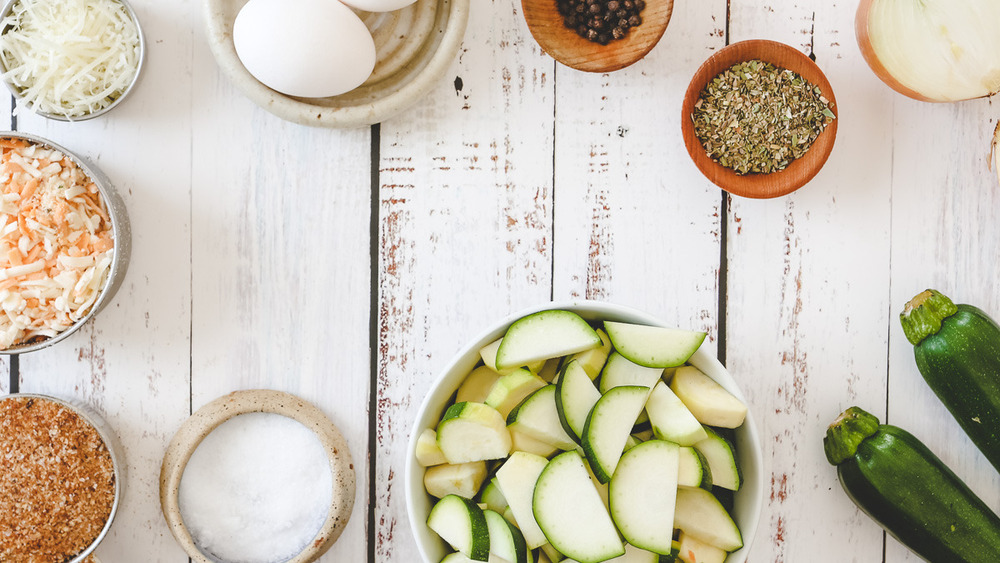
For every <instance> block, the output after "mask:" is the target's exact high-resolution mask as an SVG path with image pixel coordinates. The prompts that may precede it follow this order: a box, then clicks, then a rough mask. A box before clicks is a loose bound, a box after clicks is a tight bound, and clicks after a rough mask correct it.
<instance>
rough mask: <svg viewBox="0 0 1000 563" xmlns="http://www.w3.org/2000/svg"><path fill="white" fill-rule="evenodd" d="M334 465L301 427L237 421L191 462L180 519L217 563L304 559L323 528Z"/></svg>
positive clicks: (245, 418) (259, 416)
mask: <svg viewBox="0 0 1000 563" xmlns="http://www.w3.org/2000/svg"><path fill="white" fill-rule="evenodd" d="M332 497H333V476H332V475H331V473H330V461H329V458H328V457H327V454H326V450H324V449H323V446H322V444H321V443H320V441H319V438H318V437H317V436H316V434H315V433H313V432H312V431H311V430H309V429H308V428H306V427H305V426H303V425H302V423H300V422H298V421H296V420H294V419H291V418H288V417H286V416H282V415H278V414H271V413H251V414H242V415H239V416H236V417H233V418H231V419H229V420H227V421H226V422H224V423H222V424H221V425H219V427H218V428H216V429H215V430H213V431H212V432H211V433H210V434H209V435H208V436H206V437H205V439H204V440H202V442H201V444H200V445H199V446H198V448H197V449H196V450H195V452H194V454H193V455H192V456H191V460H190V461H188V464H187V467H186V468H185V470H184V475H183V477H182V478H181V485H180V497H179V504H180V509H181V517H182V518H183V519H184V523H185V525H186V526H187V528H188V531H189V532H190V533H191V536H192V538H193V539H194V541H195V544H197V545H198V548H199V549H201V551H202V552H203V553H204V554H205V555H207V556H209V557H211V558H212V559H213V560H214V561H217V562H220V563H278V562H282V561H287V560H289V559H291V558H292V557H294V556H295V555H297V554H298V553H299V552H300V551H302V550H303V549H304V548H305V547H306V546H307V545H308V544H309V543H310V542H312V541H313V539H314V538H315V537H316V534H317V533H318V532H319V530H320V528H321V527H322V525H323V522H324V521H325V520H326V516H327V513H328V511H329V509H330V503H331V499H332Z"/></svg>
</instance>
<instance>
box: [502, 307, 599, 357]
mask: <svg viewBox="0 0 1000 563" xmlns="http://www.w3.org/2000/svg"><path fill="white" fill-rule="evenodd" d="M602 345H603V342H601V337H600V336H599V335H598V334H597V332H595V331H594V329H593V328H591V327H590V325H589V324H587V321H585V320H583V318H582V317H580V315H577V314H576V313H574V312H572V311H559V310H553V311H541V312H539V313H535V314H533V315H528V316H526V317H523V318H521V319H518V320H517V321H514V324H512V325H510V328H508V329H507V334H505V335H504V337H503V339H502V340H501V341H500V347H499V349H498V350H497V357H496V366H497V368H498V369H507V368H511V367H516V366H523V365H526V364H530V363H532V362H538V361H544V360H548V359H549V358H557V357H559V356H566V355H569V354H575V353H577V352H583V351H584V350H590V349H591V348H598V347H600V346H602Z"/></svg>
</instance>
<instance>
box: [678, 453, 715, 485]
mask: <svg viewBox="0 0 1000 563" xmlns="http://www.w3.org/2000/svg"><path fill="white" fill-rule="evenodd" d="M679 456H680V461H679V463H678V471H677V484H678V485H680V486H682V487H701V488H702V489H705V490H707V491H711V490H712V469H711V468H710V467H709V465H708V460H707V459H705V456H703V455H702V454H701V452H699V451H698V450H696V449H694V446H681V448H680V452H679Z"/></svg>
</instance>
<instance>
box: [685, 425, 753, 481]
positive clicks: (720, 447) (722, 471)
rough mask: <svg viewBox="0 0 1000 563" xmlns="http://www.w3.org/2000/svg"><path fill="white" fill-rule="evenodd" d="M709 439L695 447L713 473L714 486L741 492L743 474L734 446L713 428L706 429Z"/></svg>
mask: <svg viewBox="0 0 1000 563" xmlns="http://www.w3.org/2000/svg"><path fill="white" fill-rule="evenodd" d="M705 430H706V432H708V437H707V438H705V439H704V440H702V441H700V442H698V443H697V444H695V445H694V447H695V449H696V450H698V451H699V452H700V453H701V455H702V456H704V457H705V461H706V462H707V463H708V467H709V468H710V469H711V471H712V484H713V485H715V486H716V487H722V488H723V489H729V490H730V491H738V490H740V485H742V484H743V472H742V471H740V465H739V463H738V462H737V461H736V452H735V450H734V449H733V444H732V443H731V442H730V441H729V440H727V439H725V438H723V437H722V436H720V435H719V434H718V433H716V432H715V431H714V430H712V429H711V428H707V427H706V428H705Z"/></svg>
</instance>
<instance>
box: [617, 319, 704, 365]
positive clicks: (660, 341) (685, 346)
mask: <svg viewBox="0 0 1000 563" xmlns="http://www.w3.org/2000/svg"><path fill="white" fill-rule="evenodd" d="M604 330H606V331H608V336H609V337H610V338H611V343H612V344H613V345H614V347H615V350H617V351H618V353H620V354H621V355H622V356H625V357H626V358H628V359H629V360H631V361H632V362H634V363H637V364H639V365H640V366H646V367H651V368H653V367H655V368H669V367H676V366H679V365H683V364H684V362H686V361H688V359H689V358H690V357H691V356H692V355H693V354H694V353H695V351H696V350H697V349H698V348H699V347H700V346H701V343H702V342H704V340H705V336H706V334H705V333H704V332H701V331H693V330H683V329H679V328H664V327H659V326H646V325H636V324H629V323H616V322H612V321H604Z"/></svg>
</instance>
